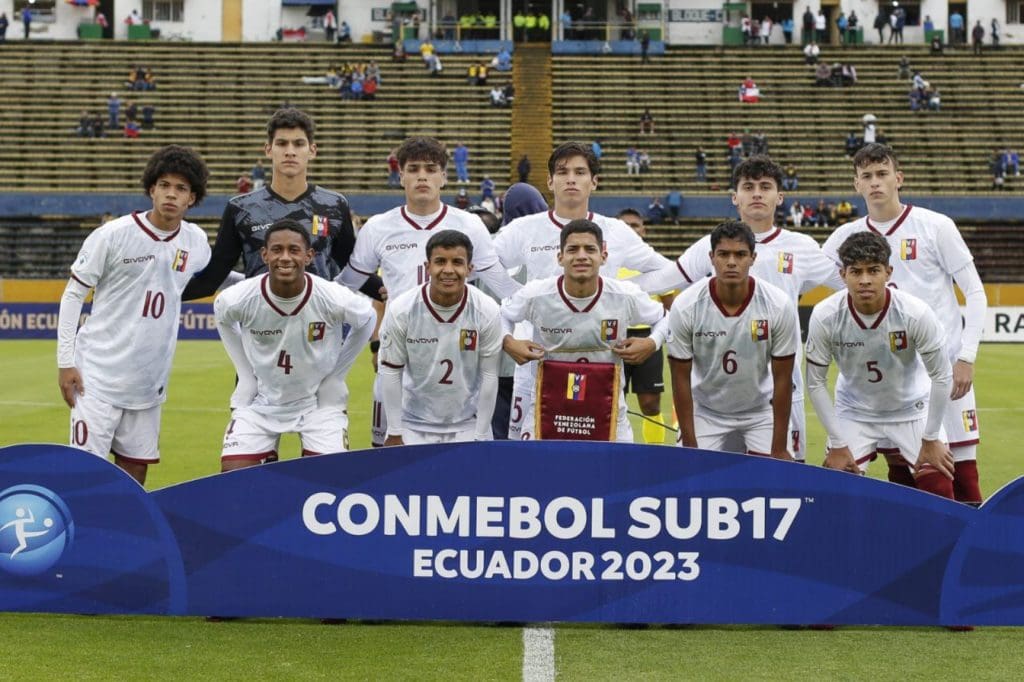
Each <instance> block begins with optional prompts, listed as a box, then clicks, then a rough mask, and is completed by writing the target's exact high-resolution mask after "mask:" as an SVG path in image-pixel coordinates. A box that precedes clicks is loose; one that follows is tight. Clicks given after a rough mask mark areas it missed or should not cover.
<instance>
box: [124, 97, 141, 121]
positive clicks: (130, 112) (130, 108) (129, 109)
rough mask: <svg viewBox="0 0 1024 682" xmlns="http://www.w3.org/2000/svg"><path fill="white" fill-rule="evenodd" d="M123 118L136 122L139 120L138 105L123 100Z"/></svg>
mask: <svg viewBox="0 0 1024 682" xmlns="http://www.w3.org/2000/svg"><path fill="white" fill-rule="evenodd" d="M125 105H126V106H125V110H124V117H125V118H126V119H128V120H129V121H137V120H138V119H139V105H138V104H136V103H135V102H132V101H129V100H125Z"/></svg>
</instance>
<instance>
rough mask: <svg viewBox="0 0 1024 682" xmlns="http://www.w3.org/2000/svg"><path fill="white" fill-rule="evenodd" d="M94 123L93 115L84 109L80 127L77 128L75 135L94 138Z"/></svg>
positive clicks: (80, 117)
mask: <svg viewBox="0 0 1024 682" xmlns="http://www.w3.org/2000/svg"><path fill="white" fill-rule="evenodd" d="M92 122H93V116H92V114H90V113H89V112H88V111H86V110H85V109H82V114H81V115H80V116H79V117H78V127H77V128H75V133H76V134H77V135H78V136H79V137H94V136H95V132H94V131H93V129H92Z"/></svg>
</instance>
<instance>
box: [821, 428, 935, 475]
mask: <svg viewBox="0 0 1024 682" xmlns="http://www.w3.org/2000/svg"><path fill="white" fill-rule="evenodd" d="M838 420H839V430H840V432H841V433H842V434H843V438H844V439H845V440H846V445H847V447H849V448H850V452H851V453H853V457H854V459H856V460H857V464H858V465H859V466H860V470H861V471H867V470H868V465H869V464H870V463H871V462H873V461H874V460H875V459H876V458H877V457H878V455H877V454H876V452H882V453H883V454H893V452H894V450H893V449H890V448H889V447H881V444H882V443H886V444H891V445H892V446H893V448H894V449H895V451H899V453H900V454H901V455H903V459H905V460H906V461H907V464H909V465H910V466H914V464H916V463H917V455H918V453H919V452H920V451H921V436H922V435H924V424H925V420H924V419H913V420H911V421H905V422H888V423H877V422H862V421H854V420H852V419H847V418H845V417H838ZM939 438H940V439H941V440H943V441H944V440H945V439H946V434H945V432H941V433H940V434H939Z"/></svg>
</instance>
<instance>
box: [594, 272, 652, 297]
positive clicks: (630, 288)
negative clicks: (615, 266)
mask: <svg viewBox="0 0 1024 682" xmlns="http://www.w3.org/2000/svg"><path fill="white" fill-rule="evenodd" d="M601 280H602V281H603V282H604V289H605V291H608V292H610V293H613V294H621V295H623V296H641V297H643V298H649V295H648V294H647V293H646V292H645V291H644V290H643V289H641V288H640V287H639V286H637V285H636V284H635V283H634V282H631V281H629V280H628V279H615V278H613V277H602V278H601Z"/></svg>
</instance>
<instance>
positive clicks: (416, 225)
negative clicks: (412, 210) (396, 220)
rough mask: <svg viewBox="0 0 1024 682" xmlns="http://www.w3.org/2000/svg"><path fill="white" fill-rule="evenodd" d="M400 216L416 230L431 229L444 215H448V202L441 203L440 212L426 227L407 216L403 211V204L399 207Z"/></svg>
mask: <svg viewBox="0 0 1024 682" xmlns="http://www.w3.org/2000/svg"><path fill="white" fill-rule="evenodd" d="M401 211H402V217H403V218H405V222H407V223H409V224H410V225H412V226H413V228H415V229H417V230H433V229H434V228H435V227H437V226H438V224H439V223H440V222H441V221H442V220H444V218H445V216H447V215H448V204H441V213H440V215H438V216H437V217H436V218H434V220H433V221H432V222H431V223H430V224H429V225H427V226H426V227H421V226H420V224H419V223H417V222H416V221H415V220H413V219H412V218H410V217H409V214H408V213H406V211H405V206H403V207H402V208H401Z"/></svg>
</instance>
